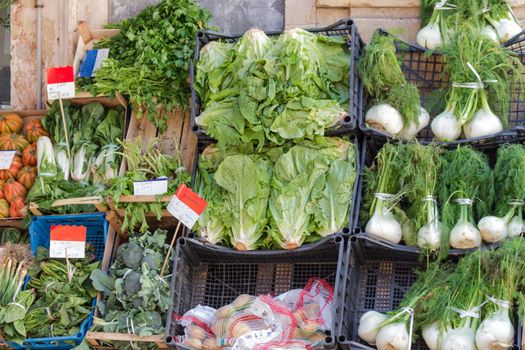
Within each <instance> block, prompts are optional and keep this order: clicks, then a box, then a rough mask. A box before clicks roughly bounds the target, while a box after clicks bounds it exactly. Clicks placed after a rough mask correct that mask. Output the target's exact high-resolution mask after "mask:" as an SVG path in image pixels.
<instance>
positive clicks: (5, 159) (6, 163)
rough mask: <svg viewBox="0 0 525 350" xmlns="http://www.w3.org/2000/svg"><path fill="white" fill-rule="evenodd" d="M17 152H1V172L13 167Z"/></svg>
mask: <svg viewBox="0 0 525 350" xmlns="http://www.w3.org/2000/svg"><path fill="white" fill-rule="evenodd" d="M15 153H16V151H0V170H6V169H9V168H10V167H11V163H13V158H14V156H15Z"/></svg>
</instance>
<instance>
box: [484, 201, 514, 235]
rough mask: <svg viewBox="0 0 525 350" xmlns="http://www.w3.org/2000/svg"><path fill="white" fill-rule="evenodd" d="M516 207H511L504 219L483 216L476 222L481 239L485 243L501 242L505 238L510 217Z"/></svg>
mask: <svg viewBox="0 0 525 350" xmlns="http://www.w3.org/2000/svg"><path fill="white" fill-rule="evenodd" d="M515 211H516V207H513V208H512V209H511V210H510V211H509V212H508V213H507V214H506V215H505V216H504V217H502V218H500V217H497V216H492V215H491V216H485V217H484V218H482V219H481V220H479V222H478V229H479V232H480V234H481V238H483V240H484V241H485V242H487V243H496V242H501V241H503V240H504V239H505V238H507V236H508V234H509V231H508V224H509V222H510V220H511V219H512V217H513V216H514V212H515Z"/></svg>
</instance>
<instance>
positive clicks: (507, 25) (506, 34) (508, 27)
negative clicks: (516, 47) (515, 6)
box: [494, 18, 522, 43]
mask: <svg viewBox="0 0 525 350" xmlns="http://www.w3.org/2000/svg"><path fill="white" fill-rule="evenodd" d="M494 28H495V29H496V33H498V37H499V40H500V41H501V42H502V43H504V42H506V41H508V40H510V39H512V38H513V37H515V36H516V35H518V34H519V33H521V31H522V29H521V26H520V25H519V24H518V23H516V21H515V20H514V19H510V18H503V19H500V20H499V21H497V22H495V23H494Z"/></svg>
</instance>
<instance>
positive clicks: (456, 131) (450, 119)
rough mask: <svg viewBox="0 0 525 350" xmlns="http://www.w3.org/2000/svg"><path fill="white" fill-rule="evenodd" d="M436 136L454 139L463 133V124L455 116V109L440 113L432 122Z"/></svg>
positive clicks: (445, 139)
mask: <svg viewBox="0 0 525 350" xmlns="http://www.w3.org/2000/svg"><path fill="white" fill-rule="evenodd" d="M430 128H431V129H432V133H433V134H434V136H435V137H436V138H437V139H439V140H443V141H454V140H457V139H458V138H459V136H460V135H461V124H460V123H459V122H458V120H457V119H456V117H455V116H454V110H453V109H446V110H445V111H443V112H441V113H440V114H438V115H437V116H436V117H435V118H434V119H433V120H432V123H431V124H430Z"/></svg>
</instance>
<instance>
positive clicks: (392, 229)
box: [365, 193, 403, 244]
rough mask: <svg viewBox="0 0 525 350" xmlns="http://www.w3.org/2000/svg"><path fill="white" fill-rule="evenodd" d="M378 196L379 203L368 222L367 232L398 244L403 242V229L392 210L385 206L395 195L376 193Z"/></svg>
mask: <svg viewBox="0 0 525 350" xmlns="http://www.w3.org/2000/svg"><path fill="white" fill-rule="evenodd" d="M376 197H377V205H376V208H375V211H374V214H373V215H372V217H371V218H370V220H368V222H367V223H366V227H365V232H366V233H367V234H369V235H371V236H374V237H377V238H380V239H384V240H386V241H389V242H392V243H395V244H397V243H399V242H401V238H402V237H403V230H402V229H401V224H400V223H399V222H398V221H397V220H396V218H395V217H394V215H393V214H392V212H391V211H390V210H389V209H387V208H385V205H386V202H387V201H389V200H390V199H391V198H392V197H393V196H392V195H390V194H385V193H376Z"/></svg>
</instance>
